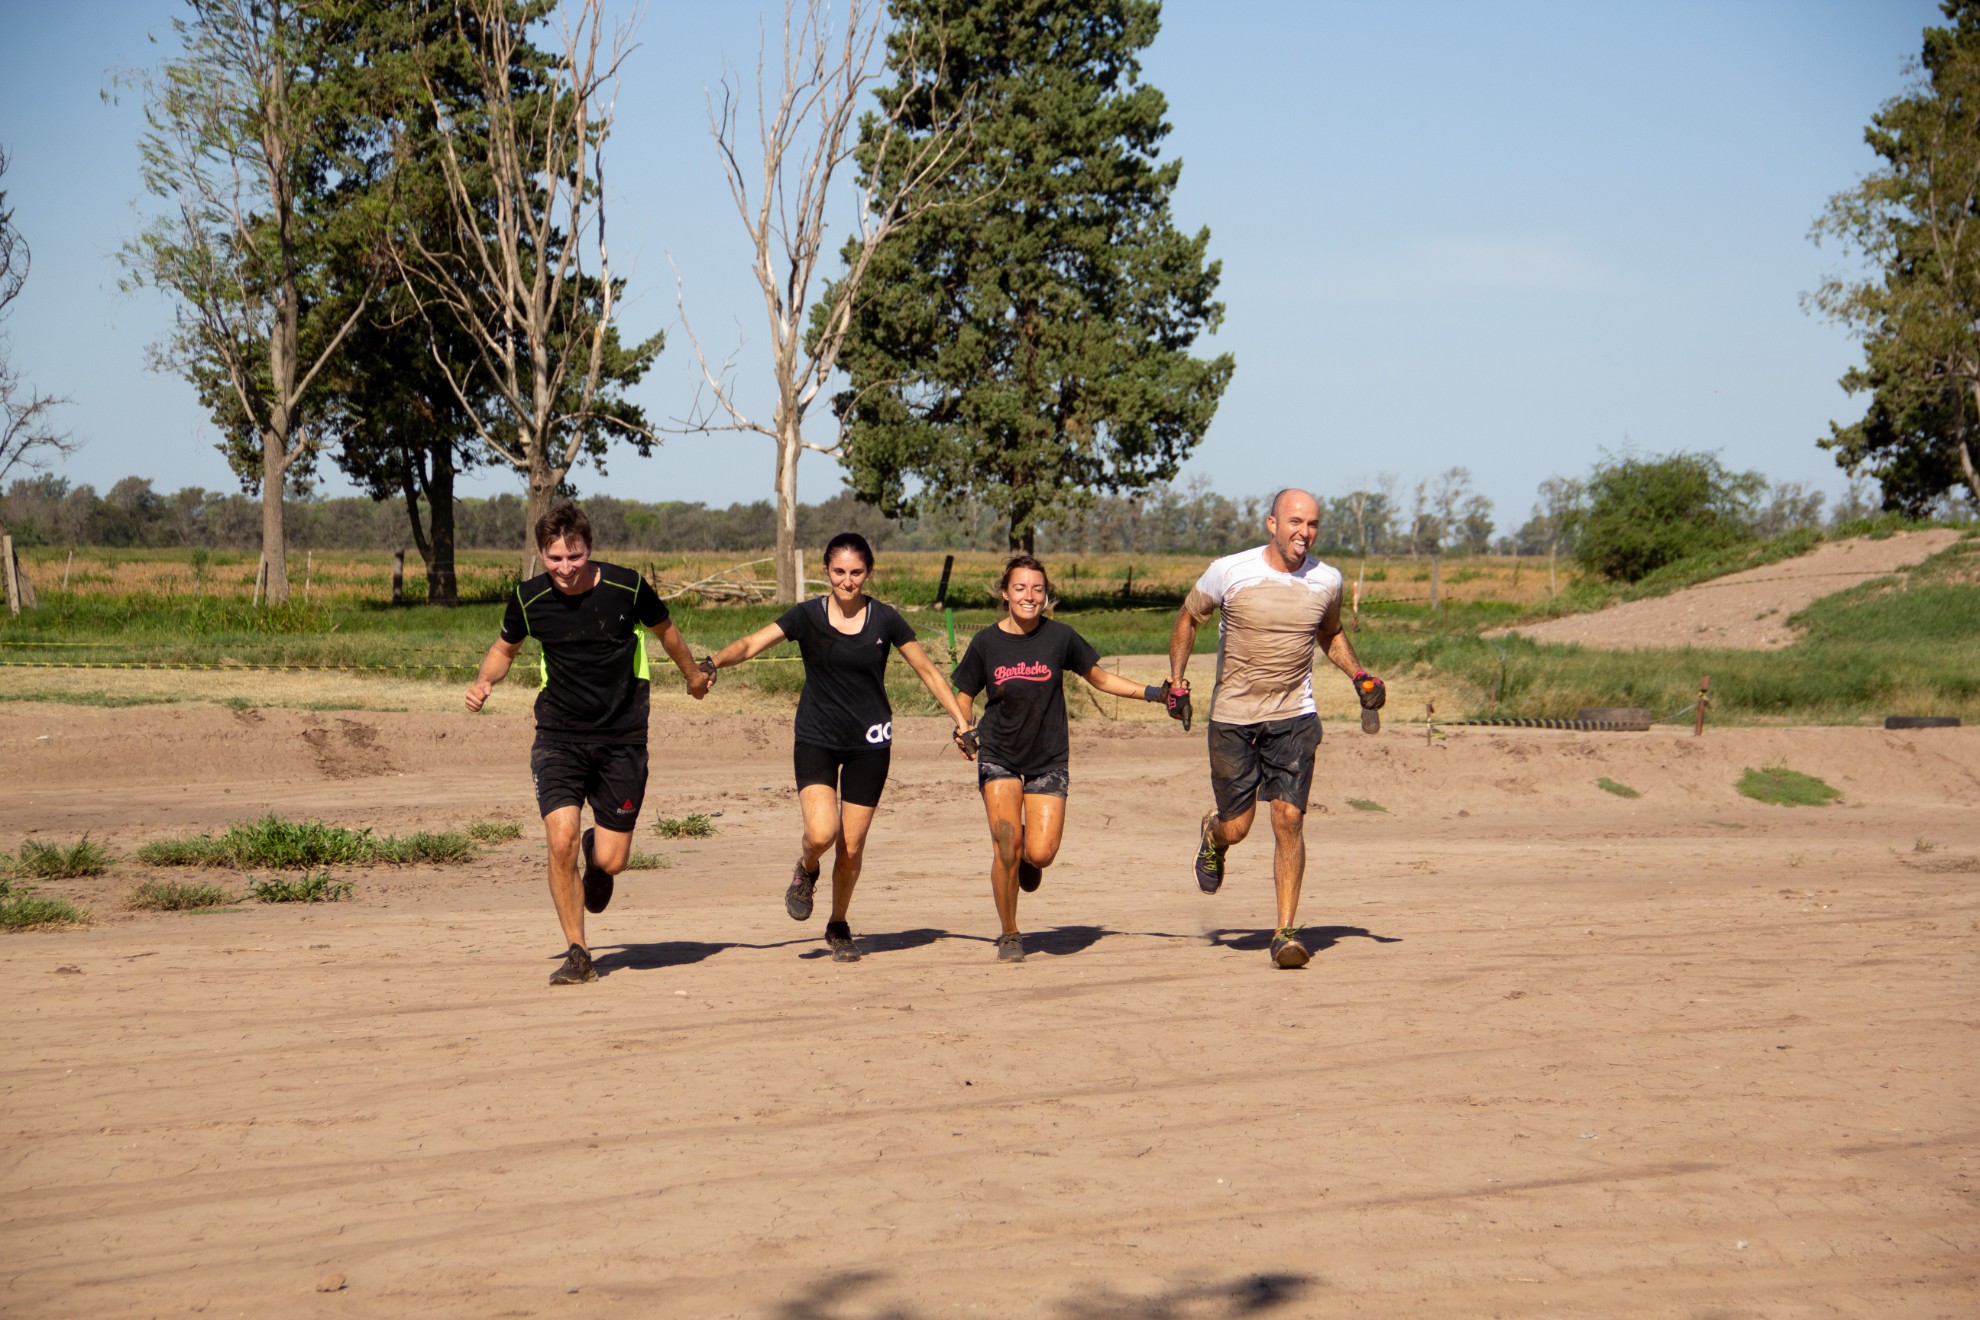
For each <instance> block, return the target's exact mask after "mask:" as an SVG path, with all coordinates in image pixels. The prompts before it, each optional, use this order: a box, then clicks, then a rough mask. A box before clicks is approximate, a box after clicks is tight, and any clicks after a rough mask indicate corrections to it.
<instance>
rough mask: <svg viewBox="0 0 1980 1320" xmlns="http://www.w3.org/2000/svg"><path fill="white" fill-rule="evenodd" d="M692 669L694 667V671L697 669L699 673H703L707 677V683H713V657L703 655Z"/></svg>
mask: <svg viewBox="0 0 1980 1320" xmlns="http://www.w3.org/2000/svg"><path fill="white" fill-rule="evenodd" d="M694 667H695V668H696V669H699V670H700V671H701V672H702V673H704V674H706V675H708V681H709V682H711V683H713V682H714V681H715V657H714V656H712V655H704V656H702V657H701V659H699V660H697V661H695V664H694Z"/></svg>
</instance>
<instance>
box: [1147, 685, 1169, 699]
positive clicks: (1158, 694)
mask: <svg viewBox="0 0 1980 1320" xmlns="http://www.w3.org/2000/svg"><path fill="white" fill-rule="evenodd" d="M1141 699H1142V700H1143V701H1167V700H1168V696H1167V694H1166V693H1164V692H1163V691H1162V685H1161V684H1159V683H1150V684H1149V685H1148V686H1147V687H1145V688H1143V689H1141Z"/></svg>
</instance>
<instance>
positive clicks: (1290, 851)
mask: <svg viewBox="0 0 1980 1320" xmlns="http://www.w3.org/2000/svg"><path fill="white" fill-rule="evenodd" d="M1305 875H1306V813H1305V812H1303V811H1301V810H1300V809H1299V808H1298V807H1295V806H1293V805H1292V804H1291V803H1290V802H1279V801H1274V802H1273V803H1272V884H1273V887H1274V888H1275V889H1276V890H1277V891H1278V898H1279V929H1281V930H1284V929H1285V928H1286V927H1288V926H1297V925H1298V924H1299V886H1300V881H1301V880H1302V879H1303V878H1304V877H1305Z"/></svg>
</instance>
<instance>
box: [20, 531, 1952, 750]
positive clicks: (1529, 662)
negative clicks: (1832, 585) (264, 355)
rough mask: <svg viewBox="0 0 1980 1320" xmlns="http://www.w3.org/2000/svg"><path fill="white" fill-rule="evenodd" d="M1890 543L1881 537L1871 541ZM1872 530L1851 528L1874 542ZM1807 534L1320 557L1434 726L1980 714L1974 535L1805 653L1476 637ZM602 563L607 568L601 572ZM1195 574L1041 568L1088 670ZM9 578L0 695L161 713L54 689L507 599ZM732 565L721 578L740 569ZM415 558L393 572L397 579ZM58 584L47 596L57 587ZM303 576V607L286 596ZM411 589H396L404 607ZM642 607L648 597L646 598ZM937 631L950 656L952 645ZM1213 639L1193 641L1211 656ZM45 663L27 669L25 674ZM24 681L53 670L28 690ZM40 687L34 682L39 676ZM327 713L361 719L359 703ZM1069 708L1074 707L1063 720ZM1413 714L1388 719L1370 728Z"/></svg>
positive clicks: (787, 676) (524, 671) (453, 627)
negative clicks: (1700, 700)
mask: <svg viewBox="0 0 1980 1320" xmlns="http://www.w3.org/2000/svg"><path fill="white" fill-rule="evenodd" d="M1891 526H1895V524H1892V525H1891ZM1885 529H1886V528H1885V527H1884V525H1882V524H1866V525H1865V527H1864V528H1859V529H1854V530H1857V531H1859V532H1866V533H1868V534H1877V533H1878V532H1879V531H1880V530H1885ZM1814 537H1815V534H1814V533H1811V532H1799V533H1794V534H1791V535H1789V536H1787V537H1782V538H1779V539H1777V540H1775V541H1770V542H1763V543H1756V544H1752V545H1747V546H1743V547H1739V548H1737V549H1736V550H1733V551H1728V552H1722V553H1720V554H1718V555H1716V556H1712V557H1703V558H1700V559H1698V560H1693V561H1687V562H1685V563H1682V564H1678V565H1673V566H1671V567H1670V568H1668V569H1666V570H1664V571H1662V572H1661V573H1659V574H1657V575H1656V576H1655V577H1653V578H1652V579H1649V580H1646V581H1645V582H1644V583H1640V584H1637V585H1636V586H1634V587H1630V588H1627V589H1625V588H1619V587H1616V586H1613V585H1606V584H1599V583H1591V582H1588V581H1585V580H1583V579H1582V578H1580V577H1579V576H1577V575H1575V574H1573V573H1570V572H1569V571H1567V570H1566V569H1562V570H1561V571H1560V572H1559V573H1558V575H1557V583H1558V586H1559V588H1560V589H1559V590H1558V591H1555V590H1553V586H1554V585H1555V581H1553V580H1550V575H1549V571H1548V567H1547V564H1546V563H1545V561H1538V562H1536V561H1533V560H1531V559H1527V560H1513V559H1509V558H1501V557H1493V556H1486V557H1477V558H1447V559H1445V560H1444V561H1443V562H1442V563H1441V564H1439V565H1437V566H1436V571H1437V578H1438V581H1437V586H1438V589H1439V590H1438V597H1439V599H1438V601H1437V603H1436V606H1435V607H1434V608H1433V607H1432V605H1431V603H1430V599H1429V597H1430V587H1431V576H1432V566H1431V564H1430V562H1429V561H1428V560H1427V559H1419V560H1411V559H1408V558H1405V557H1394V558H1371V559H1369V560H1368V561H1366V562H1365V563H1364V562H1362V561H1358V560H1353V559H1350V560H1347V561H1346V562H1344V563H1341V564H1339V567H1341V568H1342V569H1343V571H1344V573H1345V574H1346V575H1347V578H1348V580H1349V582H1350V584H1354V583H1356V582H1357V581H1358V582H1359V585H1360V588H1361V601H1362V606H1361V610H1360V613H1359V616H1358V618H1356V619H1355V620H1354V626H1355V631H1354V633H1353V638H1354V643H1355V646H1356V649H1357V651H1358V653H1359V654H1360V656H1361V658H1362V660H1363V662H1364V663H1365V664H1366V665H1367V666H1368V667H1369V668H1370V669H1371V670H1374V671H1375V672H1377V673H1381V674H1383V675H1385V676H1388V677H1389V678H1390V679H1391V681H1392V684H1393V683H1395V682H1396V681H1397V680H1409V679H1418V680H1434V683H1423V684H1422V686H1425V687H1428V686H1435V687H1437V689H1438V690H1439V691H1441V692H1444V693H1453V692H1454V693H1455V694H1457V702H1456V705H1455V707H1452V706H1451V705H1450V704H1449V701H1448V698H1447V697H1439V698H1438V700H1439V709H1438V715H1439V717H1441V718H1446V719H1453V718H1467V717H1469V718H1491V717H1502V718H1568V717H1572V716H1573V715H1574V714H1575V712H1576V711H1577V710H1579V709H1580V708H1581V707H1584V706H1613V705H1636V706H1646V707H1649V708H1650V709H1651V710H1652V711H1654V712H1656V713H1657V714H1658V715H1659V716H1660V717H1662V716H1670V715H1674V714H1675V713H1677V712H1678V711H1679V710H1681V709H1682V708H1685V707H1687V706H1688V705H1689V704H1690V703H1691V702H1692V701H1693V699H1694V698H1695V696H1696V693H1697V687H1698V679H1699V677H1700V676H1701V675H1702V674H1706V673H1709V674H1710V675H1711V677H1712V692H1713V703H1714V718H1715V719H1716V720H1721V721H1731V722H1736V723H1737V722H1772V721H1781V722H1803V723H1856V722H1862V721H1866V720H1874V719H1880V718H1881V717H1882V716H1883V715H1885V714H1887V713H1892V712H1896V711H1903V712H1905V713H1914V714H1948V715H1959V716H1961V717H1963V718H1968V719H1971V718H1976V717H1980V647H1975V646H1973V645H1972V638H1974V637H1975V636H1980V589H1976V587H1980V540H1975V539H1973V538H1969V539H1967V540H1966V541H1963V542H1961V543H1959V544H1958V545H1955V546H1954V547H1953V548H1952V549H1951V550H1949V551H1947V552H1945V553H1943V554H1941V555H1939V556H1937V557H1936V558H1934V559H1933V560H1931V561H1929V562H1928V563H1926V564H1924V565H1921V566H1920V567H1919V568H1917V569H1916V570H1913V571H1912V572H1910V573H1908V574H1903V575H1899V576H1898V577H1896V578H1892V579H1886V580H1883V581H1880V582H1877V583H1870V584H1866V585H1864V586H1862V587H1858V588H1856V589H1854V590H1851V591H1847V592H1844V593H1842V594H1840V595H1837V596H1833V597H1830V598H1828V599H1826V600H1823V601H1820V602H1818V603H1817V604H1816V605H1814V606H1812V607H1810V608H1809V609H1808V610H1806V611H1804V612H1803V613H1802V614H1801V615H1799V616H1797V618H1796V620H1795V622H1797V623H1799V624H1801V625H1802V626H1804V627H1805V628H1806V630H1807V633H1806V637H1805V639H1804V640H1803V641H1802V642H1801V643H1800V644H1798V645H1796V646H1793V647H1791V648H1789V649H1787V650H1785V651H1776V652H1751V651H1730V650H1727V651H1721V650H1706V649H1699V650H1691V651H1654V652H1652V651H1638V652H1602V651H1584V650H1581V649H1579V648H1573V647H1560V646H1545V645H1540V644H1536V643H1533V642H1529V641H1526V640H1524V639H1522V638H1518V637H1510V638H1500V639H1486V638H1483V637H1481V636H1480V635H1479V634H1480V632H1481V631H1482V630H1484V629H1487V628H1491V627H1493V626H1495V625H1502V624H1506V623H1511V622H1516V621H1519V620H1522V619H1532V618H1539V617H1547V616H1550V615H1555V614H1559V613H1565V612H1572V611H1579V610H1586V609H1592V608H1599V607H1600V606H1601V605H1604V604H1607V603H1611V602H1613V601H1615V600H1618V599H1623V598H1635V597H1640V596H1643V595H1650V594H1656V593H1659V592H1666V591H1671V590H1675V589H1678V588H1679V587H1682V586H1686V585H1689V584H1691V583H1694V582H1697V581H1701V580H1704V579H1706V578H1709V577H1712V576H1715V575H1718V574H1721V573H1725V572H1732V571H1736V570H1738V569H1742V568H1750V567H1755V566H1758V565H1761V564H1765V563H1769V562H1773V561H1775V560H1778V559H1782V558H1786V557H1789V556H1790V555H1793V554H1797V553H1800V552H1802V551H1804V550H1806V549H1807V548H1809V546H1810V545H1811V544H1812V543H1813V539H1814ZM607 557H609V553H608V556H607ZM746 558H747V557H738V556H733V555H687V556H680V555H676V556H641V555H635V556H631V557H629V560H628V562H630V563H631V565H632V566H634V567H636V568H638V569H639V570H640V571H641V572H643V573H645V574H646V575H647V577H648V578H649V579H650V580H652V581H654V582H655V583H656V584H685V583H690V582H694V581H698V580H700V579H703V578H706V577H708V576H710V575H713V574H716V573H718V572H722V571H724V570H733V571H732V572H731V573H730V574H729V576H731V577H739V578H749V577H751V576H752V575H756V574H767V570H768V568H769V565H768V563H767V561H764V562H758V563H755V564H754V565H749V564H747V562H746ZM1000 564H1001V556H998V555H994V554H988V553H974V554H965V555H959V556H957V560H956V566H955V569H954V572H953V574H952V577H951V581H950V588H949V599H950V601H951V602H952V603H953V605H954V606H955V608H954V609H953V611H952V614H946V615H945V614H944V613H942V612H939V611H937V610H936V609H935V608H934V604H933V602H934V600H935V597H936V590H937V584H938V581H939V578H940V574H941V567H942V556H941V555H939V554H934V553H908V554H899V555H884V556H883V557H882V559H881V563H880V572H879V574H878V575H877V577H876V580H875V583H874V588H875V594H876V595H878V596H880V597H881V598H882V599H886V600H889V601H892V602H894V603H896V604H898V605H900V606H901V607H902V608H903V609H904V610H905V611H907V613H908V617H909V619H910V621H911V622H912V623H913V624H914V626H915V627H916V629H917V630H918V631H919V632H920V634H921V636H922V639H923V642H924V644H925V645H926V646H927V647H928V649H929V651H930V653H931V655H932V656H933V657H934V658H935V660H936V662H937V663H938V665H942V666H947V665H948V664H950V663H952V662H953V660H954V658H955V656H956V649H957V648H960V647H961V646H962V645H965V644H967V642H968V639H969V637H970V636H971V635H972V634H973V633H974V632H975V631H976V630H977V629H979V628H982V627H984V626H987V625H988V624H990V623H992V622H993V621H994V620H995V618H996V611H995V610H994V609H993V608H991V600H990V596H989V591H990V589H991V586H992V584H993V583H994V580H995V575H996V572H997V570H998V568H999V566H1000ZM1203 564H1204V559H1203V557H1202V556H1196V555H1189V556H1184V555H1167V556H1157V555H1138V556H1129V555H1087V556H1062V557H1059V558H1057V559H1055V560H1054V561H1053V563H1052V569H1053V574H1054V580H1053V585H1054V588H1055V590H1056V592H1057V595H1058V598H1059V600H1060V605H1059V608H1058V617H1060V618H1063V619H1065V620H1066V621H1067V622H1069V623H1071V624H1073V626H1075V627H1077V628H1078V629H1079V630H1080V632H1081V633H1082V634H1084V635H1085V636H1086V638H1087V639H1088V640H1089V641H1091V642H1092V643H1093V645H1094V646H1095V647H1096V648H1097V649H1098V650H1099V651H1100V652H1101V654H1102V655H1104V656H1127V655H1138V656H1154V655H1159V654H1161V653H1163V652H1165V651H1166V650H1167V646H1168V632H1169V626H1170V624H1171V622H1172V620H1173V617H1174V612H1175V606H1176V604H1177V602H1178V601H1180V599H1181V597H1182V595H1183V594H1184V593H1185V592H1186V591H1187V589H1188V587H1189V585H1190V584H1191V583H1192V582H1193V581H1194V579H1195V577H1196V575H1197V574H1198V573H1200V572H1201V570H1202V567H1203ZM26 566H27V570H28V572H29V574H30V576H31V577H32V578H33V580H34V581H35V583H36V586H37V588H38V590H39V592H40V597H41V605H40V607H39V608H38V609H35V610H32V611H29V612H27V613H25V614H23V615H22V616H21V617H20V618H18V619H8V618H5V617H4V616H0V675H5V676H6V677H7V679H8V680H9V681H8V682H7V684H6V686H5V689H4V693H5V695H6V696H7V697H9V698H10V699H14V700H34V699H44V700H60V701H84V702H94V703H96V704H120V703H138V702H149V701H155V700H175V699H183V698H180V697H176V696H173V695H163V696H161V695H156V694H144V693H137V694H133V693H129V692H125V691H121V690H119V689H117V688H115V687H113V686H111V685H109V684H107V683H106V684H104V685H101V686H100V687H99V688H94V689H92V688H91V687H90V686H89V685H88V684H86V683H82V684H79V683H77V682H76V681H74V676H75V674H76V673H77V671H78V669H82V670H84V672H86V667H88V666H92V665H103V666H117V667H124V666H131V665H156V666H198V667H211V668H214V669H219V670H230V671H231V670H241V671H247V670H253V669H255V668H256V667H261V666H300V667H306V668H314V667H330V668H332V669H336V670H347V671H352V672H356V673H364V672H376V673H389V674H394V675H398V676H401V677H413V678H425V679H430V680H432V681H434V682H435V683H443V684H448V685H452V684H460V683H464V682H466V681H467V680H468V679H469V678H471V677H472V676H473V673H474V670H475V667H476V665H477V664H478V663H479V660H480V657H481V655H482V653H483V652H484V651H485V650H486V648H487V644H488V642H489V641H490V640H491V639H492V638H493V637H494V635H495V632H496V630H497V628H498V626H499V624H500V621H501V615H502V611H503V608H504V601H505V594H504V593H505V592H506V591H507V590H508V588H509V587H510V586H511V585H512V584H513V581H514V573H515V571H516V563H515V559H514V557H513V556H511V555H509V554H506V553H498V552H474V553H471V554H467V555H464V556H463V557H462V560H461V564H460V581H461V588H462V595H463V599H464V601H466V603H464V604H462V605H460V606H459V607H456V608H453V609H440V608H435V607H429V606H426V605H424V604H414V605H398V606H395V605H392V604H391V603H390V582H391V559H390V557H389V556H385V555H381V554H376V553H358V552H326V553H322V554H317V555H314V556H312V557H310V560H309V562H308V564H307V565H305V564H304V563H302V562H296V563H292V566H291V567H292V571H293V573H294V582H295V584H296V597H295V599H293V600H292V602H291V603H290V604H288V605H286V606H284V607H282V608H280V609H273V610H270V609H258V608H256V607H254V606H253V605H251V604H250V596H251V592H252V589H253V576H254V568H255V564H254V557H253V556H251V555H245V554H228V553H221V552H213V553H207V554H201V553H200V552H186V551H177V552H172V551H87V552H77V553H75V554H74V555H73V557H71V555H70V554H69V553H68V552H65V551H60V550H48V549H43V550H37V551H33V552H30V553H29V554H28V556H27V561H26ZM739 566H740V567H739ZM416 571H417V564H416V563H415V564H414V565H412V566H411V568H409V572H412V573H416ZM65 575H66V578H67V589H66V590H64V589H63V579H64V576H65ZM305 575H306V576H307V582H308V585H307V590H306V591H305V589H304V579H305ZM422 585H423V583H422V581H421V580H420V579H418V578H417V577H415V578H414V580H413V581H412V582H411V583H410V584H409V586H410V589H411V590H412V591H414V592H415V594H417V592H418V591H419V589H420V588H421V586H422ZM661 589H662V590H663V591H666V590H669V589H670V588H669V587H668V586H666V585H662V588H661ZM780 612H781V609H780V607H777V606H773V605H716V604H708V603H703V602H702V601H701V600H700V599H699V598H698V597H697V596H696V595H695V594H694V593H693V592H687V593H685V594H683V595H681V596H679V597H678V598H677V599H676V600H675V601H674V603H673V616H674V619H675V622H676V623H677V625H678V626H679V627H680V629H681V632H682V634H683V635H684V636H685V637H686V638H687V640H688V643H689V645H690V646H691V647H692V648H693V649H694V651H695V652H696V653H697V654H705V653H708V652H710V651H713V650H715V649H716V648H718V647H720V646H722V645H724V644H726V643H727V642H729V641H731V640H733V639H734V638H736V637H740V636H742V635H744V634H746V633H748V632H751V631H754V630H755V629H757V628H760V627H762V626H763V625H764V624H765V623H768V622H769V621H771V620H773V619H774V618H776V617H777V615H778V614H779V613H780ZM951 620H952V621H953V629H954V644H953V646H952V644H951V641H950V625H951ZM1215 645H1216V631H1215V628H1214V627H1209V628H1204V629H1202V630H1200V631H1199V633H1198V636H1197V650H1198V652H1199V653H1208V652H1211V651H1214V649H1215ZM795 650H796V648H794V647H791V646H788V645H785V646H779V647H775V648H773V649H772V650H771V651H769V652H767V653H766V654H765V655H764V656H763V657H761V658H759V659H758V660H757V661H754V662H752V663H751V664H749V665H746V666H743V667H741V668H739V669H737V670H734V671H731V672H729V673H725V674H724V675H723V677H722V682H723V684H724V685H725V686H726V687H727V688H728V689H729V690H732V691H733V690H737V689H740V690H743V691H746V692H749V693H751V694H753V695H754V696H755V697H756V698H758V699H760V700H761V701H762V702H764V703H766V704H767V705H769V706H771V707H777V706H788V705H789V704H790V703H791V702H792V701H794V700H795V695H796V693H797V692H798V691H799V689H800V688H801V686H802V683H803V676H802V673H801V671H800V669H799V666H798V665H797V664H796V655H795ZM536 663H537V659H536V654H535V648H534V644H533V643H526V644H525V650H524V654H523V656H522V657H521V658H520V660H519V661H518V667H517V675H516V677H517V678H518V679H521V680H524V681H527V679H528V678H529V677H530V676H532V675H533V674H534V673H535V671H536ZM43 667H48V668H43ZM890 672H891V673H892V674H893V679H892V681H891V682H890V685H889V691H890V695H891V696H892V698H893V700H894V702H895V705H896V708H897V709H899V710H901V711H903V712H908V713H929V712H932V711H934V710H935V709H936V707H935V704H934V702H933V701H932V700H931V699H930V698H929V697H928V695H927V693H926V692H924V691H923V690H922V689H921V687H920V685H919V683H917V682H916V681H915V680H914V679H913V677H912V676H911V675H910V674H909V673H908V672H907V670H906V668H905V667H904V666H895V667H894V668H893V669H892V670H891V671H890ZM37 674H45V675H49V676H51V677H50V679H49V681H47V682H44V683H41V684H37V682H36V681H35V680H36V676H37ZM58 674H59V675H62V676H63V680H64V681H62V682H59V683H58V682H55V681H54V680H53V677H52V676H54V675H58ZM332 704H335V705H337V706H350V705H364V704H366V701H365V698H364V696H363V695H362V694H359V695H357V696H355V697H353V696H350V695H344V696H340V697H339V698H337V699H336V701H335V702H334V703H332ZM1082 706H1083V703H1073V709H1074V710H1075V711H1076V712H1077V711H1079V710H1080V709H1081V708H1082ZM1418 714H1420V712H1419V711H1415V710H1408V711H1396V712H1394V713H1393V715H1392V719H1402V718H1408V717H1410V716H1414V715H1418Z"/></svg>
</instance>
